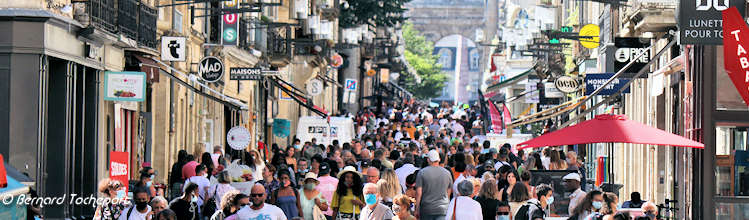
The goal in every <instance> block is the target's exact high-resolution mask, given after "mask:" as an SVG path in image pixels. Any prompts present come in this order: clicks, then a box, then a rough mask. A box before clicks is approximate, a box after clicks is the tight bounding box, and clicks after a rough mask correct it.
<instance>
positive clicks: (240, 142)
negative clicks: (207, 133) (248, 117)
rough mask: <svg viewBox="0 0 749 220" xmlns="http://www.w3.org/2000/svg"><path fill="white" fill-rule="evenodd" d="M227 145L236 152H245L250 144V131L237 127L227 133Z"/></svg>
mask: <svg viewBox="0 0 749 220" xmlns="http://www.w3.org/2000/svg"><path fill="white" fill-rule="evenodd" d="M226 143H227V144H229V147H231V149H234V150H244V148H245V147H247V145H249V144H250V131H249V130H247V128H245V127H242V126H236V127H233V128H231V129H230V130H229V132H227V133H226Z"/></svg>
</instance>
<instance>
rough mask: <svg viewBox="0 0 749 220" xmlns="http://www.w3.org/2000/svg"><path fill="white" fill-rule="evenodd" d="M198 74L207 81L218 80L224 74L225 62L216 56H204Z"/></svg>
mask: <svg viewBox="0 0 749 220" xmlns="http://www.w3.org/2000/svg"><path fill="white" fill-rule="evenodd" d="M198 75H200V77H201V78H203V80H205V81H206V82H216V81H218V80H220V79H221V77H223V76H224V63H223V62H221V60H220V59H218V58H217V57H214V56H207V57H203V59H201V60H200V64H199V65H198Z"/></svg>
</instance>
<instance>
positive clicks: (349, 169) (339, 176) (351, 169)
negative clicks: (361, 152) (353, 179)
mask: <svg viewBox="0 0 749 220" xmlns="http://www.w3.org/2000/svg"><path fill="white" fill-rule="evenodd" d="M348 172H351V173H354V174H356V175H359V178H361V177H362V176H361V173H359V171H356V168H354V167H353V166H346V167H344V168H343V170H341V172H338V176H337V178H338V179H339V180H340V179H341V176H343V174H345V173H348Z"/></svg>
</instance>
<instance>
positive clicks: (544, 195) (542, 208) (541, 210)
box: [513, 184, 554, 220]
mask: <svg viewBox="0 0 749 220" xmlns="http://www.w3.org/2000/svg"><path fill="white" fill-rule="evenodd" d="M552 203H554V192H553V191H552V189H551V186H549V185H547V184H541V185H538V186H536V198H533V199H530V200H528V202H526V203H525V205H523V206H521V207H520V209H518V211H517V213H516V214H515V216H514V217H513V219H515V220H526V219H529V220H537V219H542V220H543V219H544V218H545V216H546V210H548V209H549V208H550V206H551V204H552Z"/></svg>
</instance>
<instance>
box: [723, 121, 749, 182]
mask: <svg viewBox="0 0 749 220" xmlns="http://www.w3.org/2000/svg"><path fill="white" fill-rule="evenodd" d="M715 135H716V139H715V154H716V156H715V157H716V164H715V179H716V184H715V187H716V195H718V196H749V149H748V147H747V140H749V127H737V126H718V127H716V128H715Z"/></svg>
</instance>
